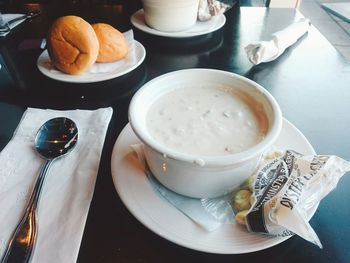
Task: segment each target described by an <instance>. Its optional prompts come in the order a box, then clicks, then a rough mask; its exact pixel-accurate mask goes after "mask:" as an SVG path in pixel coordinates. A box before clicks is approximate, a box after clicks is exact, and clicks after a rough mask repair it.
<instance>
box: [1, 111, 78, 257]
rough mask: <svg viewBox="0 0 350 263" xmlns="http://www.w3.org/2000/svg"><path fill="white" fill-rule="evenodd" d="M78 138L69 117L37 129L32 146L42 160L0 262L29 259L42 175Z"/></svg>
mask: <svg viewBox="0 0 350 263" xmlns="http://www.w3.org/2000/svg"><path fill="white" fill-rule="evenodd" d="M77 141H78V128H77V126H76V124H75V123H74V122H73V121H72V120H71V119H68V118H64V117H58V118H53V119H50V120H48V121H47V122H45V123H44V124H43V125H42V126H41V127H40V128H39V130H38V132H37V135H36V138H35V142H34V146H35V149H36V150H37V152H38V153H39V155H40V156H41V157H42V158H43V159H45V163H44V165H43V167H42V169H41V171H40V174H39V176H38V179H37V180H36V183H35V186H34V190H33V192H32V195H31V197H30V200H29V203H28V206H27V208H26V211H25V213H24V215H23V217H22V219H21V221H20V222H19V224H18V225H17V227H16V229H15V230H14V232H13V234H12V237H11V239H10V241H9V243H8V246H7V248H6V251H5V254H4V255H3V257H2V259H1V263H5V262H29V261H30V258H31V255H32V252H33V249H34V246H35V241H36V236H37V221H36V217H37V206H38V203H39V198H40V193H41V189H42V186H43V184H44V180H45V175H46V172H47V170H48V168H49V167H50V165H51V163H52V162H53V161H54V160H55V159H57V158H59V157H62V156H63V155H66V154H67V153H69V152H70V151H71V150H73V148H74V147H75V145H76V143H77Z"/></svg>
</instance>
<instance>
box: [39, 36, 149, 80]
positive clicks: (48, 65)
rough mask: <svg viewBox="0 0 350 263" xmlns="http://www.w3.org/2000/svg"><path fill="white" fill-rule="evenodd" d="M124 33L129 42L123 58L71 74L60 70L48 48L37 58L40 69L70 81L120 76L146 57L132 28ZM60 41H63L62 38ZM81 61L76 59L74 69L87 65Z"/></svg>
mask: <svg viewBox="0 0 350 263" xmlns="http://www.w3.org/2000/svg"><path fill="white" fill-rule="evenodd" d="M123 35H124V36H125V39H126V42H127V54H126V56H125V57H124V58H122V59H119V60H117V61H112V62H95V63H94V64H92V66H90V67H89V68H88V69H87V70H84V71H83V72H79V73H78V74H76V73H72V74H69V73H65V72H64V70H59V69H58V68H57V66H54V63H52V60H51V57H50V55H49V52H48V50H44V51H43V52H42V54H41V55H40V56H39V58H38V60H37V66H38V69H39V71H40V72H41V73H43V74H44V75H45V76H47V77H49V78H51V79H55V80H58V81H63V82H70V83H92V82H100V81H105V80H110V79H114V78H117V77H120V76H122V75H124V74H127V73H129V72H131V71H132V70H134V69H135V68H137V67H138V66H139V65H140V64H141V63H142V62H143V61H144V59H145V57H146V50H145V48H144V46H143V45H142V44H141V43H140V42H138V41H136V40H134V38H133V32H132V30H129V31H127V32H125V33H123ZM60 42H62V40H60ZM63 49H64V48H63ZM52 53H53V52H52ZM55 55H56V54H52V56H55ZM60 56H66V57H68V58H71V57H74V54H71V53H68V52H62V55H60ZM80 63H82V64H79V61H78V59H77V60H75V61H74V70H76V71H79V70H80V68H79V67H84V66H85V65H84V63H85V61H84V62H80ZM72 64H73V63H72ZM56 65H57V63H56ZM80 71H82V70H80Z"/></svg>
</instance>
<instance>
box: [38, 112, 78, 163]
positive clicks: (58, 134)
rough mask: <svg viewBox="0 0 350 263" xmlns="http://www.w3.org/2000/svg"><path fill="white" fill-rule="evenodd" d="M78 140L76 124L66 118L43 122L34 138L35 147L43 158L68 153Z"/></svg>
mask: <svg viewBox="0 0 350 263" xmlns="http://www.w3.org/2000/svg"><path fill="white" fill-rule="evenodd" d="M77 140H78V129H77V126H76V124H75V123H74V122H73V121H72V120H70V119H68V118H63V117H59V118H54V119H51V120H49V121H47V122H46V123H44V124H43V125H42V126H41V127H40V129H39V130H38V133H37V135H36V138H35V143H34V144H35V149H36V150H37V152H38V153H39V154H40V155H41V157H43V158H44V159H54V158H57V157H61V156H63V155H66V154H67V153H69V152H70V151H71V150H72V149H73V148H74V146H75V144H76V143H77Z"/></svg>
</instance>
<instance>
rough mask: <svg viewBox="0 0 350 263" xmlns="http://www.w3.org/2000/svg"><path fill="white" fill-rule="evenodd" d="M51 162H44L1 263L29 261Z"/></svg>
mask: <svg viewBox="0 0 350 263" xmlns="http://www.w3.org/2000/svg"><path fill="white" fill-rule="evenodd" d="M51 162H52V160H45V163H44V165H43V167H42V169H41V171H40V174H39V176H38V179H37V181H36V183H35V186H34V190H33V193H32V195H31V197H30V200H29V203H28V206H27V209H26V212H25V214H24V216H23V217H22V219H21V221H20V222H19V224H18V225H17V227H16V229H15V231H14V232H13V234H12V237H11V239H10V241H9V244H8V246H7V249H6V251H5V254H4V255H3V257H2V259H1V263H12V262H14V263H22V262H29V261H30V258H31V255H32V251H33V248H34V246H35V241H36V236H37V221H36V220H37V219H36V217H37V215H36V211H37V206H38V202H39V198H40V193H41V189H42V186H43V183H44V180H45V175H46V172H47V170H48V168H49V167H50V164H51Z"/></svg>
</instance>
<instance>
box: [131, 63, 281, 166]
mask: <svg viewBox="0 0 350 263" xmlns="http://www.w3.org/2000/svg"><path fill="white" fill-rule="evenodd" d="M191 71H192V72H197V73H198V72H200V73H201V74H205V72H214V73H216V74H225V75H228V76H230V77H234V78H238V79H239V80H241V81H245V82H247V83H248V84H250V85H252V86H254V87H255V88H257V89H258V90H259V92H260V93H261V94H263V96H265V97H266V98H267V100H268V101H269V102H270V104H271V108H272V111H273V113H274V121H273V124H272V126H271V127H270V128H269V132H268V134H267V136H266V137H265V138H264V139H263V140H262V141H260V142H259V143H258V144H256V145H254V146H253V147H250V148H248V149H247V150H244V151H242V152H238V153H233V154H227V155H212V156H210V155H193V154H187V153H183V152H179V151H175V150H173V149H170V148H169V147H166V146H164V145H162V144H161V143H158V142H157V141H156V140H154V139H153V138H152V137H151V136H147V135H146V134H147V132H146V129H145V127H142V125H140V123H139V122H138V121H137V118H134V117H133V116H134V112H135V111H136V107H137V101H138V100H140V98H141V95H142V92H143V91H144V90H145V89H148V88H149V87H150V86H152V85H153V83H155V82H157V81H158V80H159V79H161V78H167V77H171V76H173V75H178V74H182V73H183V72H191ZM128 114H129V122H130V125H131V127H132V129H133V130H134V132H135V134H136V135H137V137H138V138H139V139H140V140H141V141H142V142H143V143H144V144H145V145H146V146H147V147H150V148H151V149H153V150H154V151H156V152H159V153H160V154H162V155H163V156H164V157H166V158H171V159H175V160H179V161H184V162H188V163H197V164H201V163H203V164H205V166H214V167H216V166H229V165H233V164H238V163H242V162H245V161H248V160H250V159H252V158H254V157H256V156H258V155H260V154H262V153H263V152H264V151H265V150H267V149H268V148H269V147H271V146H272V144H273V143H274V142H275V141H276V139H277V137H278V136H279V134H280V131H281V129H282V112H281V109H280V106H279V105H278V103H277V101H276V100H275V98H274V97H273V96H272V95H271V94H270V93H269V92H268V91H267V90H266V89H265V88H264V87H262V86H261V85H260V84H258V83H256V82H255V81H253V80H250V79H248V78H246V77H244V76H241V75H239V74H236V73H232V72H229V71H224V70H218V69H210V68H189V69H181V70H176V71H171V72H168V73H165V74H162V75H159V76H158V77H155V78H153V79H152V80H150V81H148V82H146V83H145V84H144V85H143V86H142V87H141V88H140V89H139V90H138V91H137V92H136V93H135V94H134V96H133V97H132V99H131V102H130V105H129V111H128Z"/></svg>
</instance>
